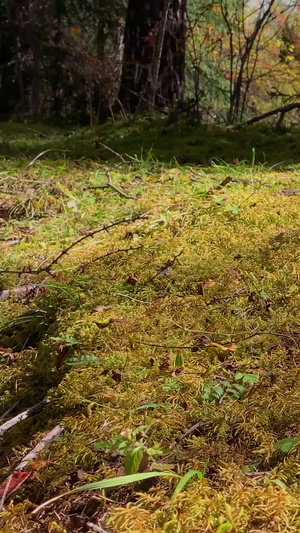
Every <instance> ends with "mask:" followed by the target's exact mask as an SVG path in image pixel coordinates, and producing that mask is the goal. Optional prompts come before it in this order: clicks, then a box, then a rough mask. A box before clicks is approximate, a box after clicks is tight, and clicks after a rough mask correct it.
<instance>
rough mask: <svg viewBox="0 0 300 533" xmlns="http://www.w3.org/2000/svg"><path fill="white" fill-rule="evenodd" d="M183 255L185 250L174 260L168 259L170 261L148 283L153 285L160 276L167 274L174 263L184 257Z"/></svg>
mask: <svg viewBox="0 0 300 533" xmlns="http://www.w3.org/2000/svg"><path fill="white" fill-rule="evenodd" d="M182 253H183V250H181V251H180V252H179V253H178V254H177V255H175V256H174V257H173V259H168V261H167V262H166V263H165V264H164V265H163V266H162V267H161V268H160V269H159V271H158V272H156V274H155V275H154V276H152V278H150V279H149V280H148V283H151V282H152V281H154V280H155V279H156V278H157V277H158V276H162V275H163V274H164V273H165V272H167V271H168V270H169V268H171V267H172V266H173V265H174V263H175V262H176V261H177V259H178V257H180V256H181V255H182Z"/></svg>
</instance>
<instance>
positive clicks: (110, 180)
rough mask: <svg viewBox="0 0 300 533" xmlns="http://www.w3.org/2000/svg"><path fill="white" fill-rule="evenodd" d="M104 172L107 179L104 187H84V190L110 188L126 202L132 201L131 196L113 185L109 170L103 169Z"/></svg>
mask: <svg viewBox="0 0 300 533" xmlns="http://www.w3.org/2000/svg"><path fill="white" fill-rule="evenodd" d="M104 170H105V174H106V177H107V183H105V185H93V186H91V187H86V190H90V189H108V188H111V189H113V190H114V191H116V192H117V193H118V194H119V195H120V196H123V197H124V198H127V200H133V199H134V198H133V196H129V194H126V192H124V191H121V189H119V188H118V187H117V186H116V185H114V184H113V182H112V177H111V174H110V171H109V168H107V167H104Z"/></svg>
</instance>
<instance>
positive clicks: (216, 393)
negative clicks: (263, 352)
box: [200, 372, 259, 403]
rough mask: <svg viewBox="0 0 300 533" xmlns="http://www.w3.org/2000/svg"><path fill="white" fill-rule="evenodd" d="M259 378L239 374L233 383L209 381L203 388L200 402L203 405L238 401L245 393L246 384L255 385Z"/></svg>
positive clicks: (253, 375) (254, 375) (252, 375)
mask: <svg viewBox="0 0 300 533" xmlns="http://www.w3.org/2000/svg"><path fill="white" fill-rule="evenodd" d="M258 380H259V376H257V375H256V374H244V373H242V372H239V373H237V374H236V375H235V377H234V381H233V382H230V381H227V380H224V381H211V382H210V383H207V385H205V386H204V388H203V393H202V396H201V399H200V400H201V401H202V402H204V403H220V402H221V401H223V400H224V401H229V400H239V399H241V398H242V397H243V396H244V394H245V393H246V391H247V386H246V385H247V384H253V383H257V381H258Z"/></svg>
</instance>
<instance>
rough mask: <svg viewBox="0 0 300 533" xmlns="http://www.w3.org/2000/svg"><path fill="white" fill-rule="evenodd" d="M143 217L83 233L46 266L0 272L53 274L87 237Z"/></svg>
mask: <svg viewBox="0 0 300 533" xmlns="http://www.w3.org/2000/svg"><path fill="white" fill-rule="evenodd" d="M143 218H146V215H137V216H135V217H133V218H123V219H121V220H117V221H116V222H112V223H111V224H107V225H106V224H104V225H103V226H101V227H100V228H96V229H94V230H92V231H89V232H88V233H86V235H83V236H82V237H80V238H79V239H77V240H76V241H74V242H73V243H72V244H70V245H69V246H67V248H64V250H62V251H61V252H59V254H58V255H57V256H56V257H55V258H54V259H53V260H52V261H50V263H48V265H46V266H43V267H40V268H37V269H35V270H33V269H31V268H30V267H24V268H23V269H22V270H9V269H6V270H0V274H18V275H19V276H22V275H24V274H41V273H42V272H47V273H48V274H51V268H52V267H53V266H54V265H56V264H57V263H58V261H60V259H61V258H62V257H63V256H65V255H67V254H68V253H69V251H70V250H71V249H72V248H74V247H75V246H77V245H78V244H80V243H81V242H82V241H84V240H85V239H88V238H90V237H93V236H94V235H96V234H97V233H100V232H101V231H107V230H109V229H110V228H114V227H115V226H120V224H127V223H131V222H135V221H136V220H141V219H143Z"/></svg>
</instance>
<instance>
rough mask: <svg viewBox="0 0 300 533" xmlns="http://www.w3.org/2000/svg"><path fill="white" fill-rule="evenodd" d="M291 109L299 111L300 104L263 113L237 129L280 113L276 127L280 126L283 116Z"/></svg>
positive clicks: (287, 105) (288, 105) (284, 106)
mask: <svg viewBox="0 0 300 533" xmlns="http://www.w3.org/2000/svg"><path fill="white" fill-rule="evenodd" d="M293 109H300V102H295V103H294V104H286V105H283V106H281V107H277V108H276V109H272V111H268V112H267V113H263V114H262V115H258V116H257V117H253V118H251V119H250V120H247V121H246V122H244V123H243V124H241V125H239V126H238V128H243V127H244V126H250V125H251V124H254V123H255V122H259V121H260V120H264V119H265V118H268V117H271V116H273V115H277V114H278V113H280V119H279V121H278V124H277V125H280V124H281V122H282V120H283V118H284V115H285V114H286V113H288V112H289V111H292V110H293Z"/></svg>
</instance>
